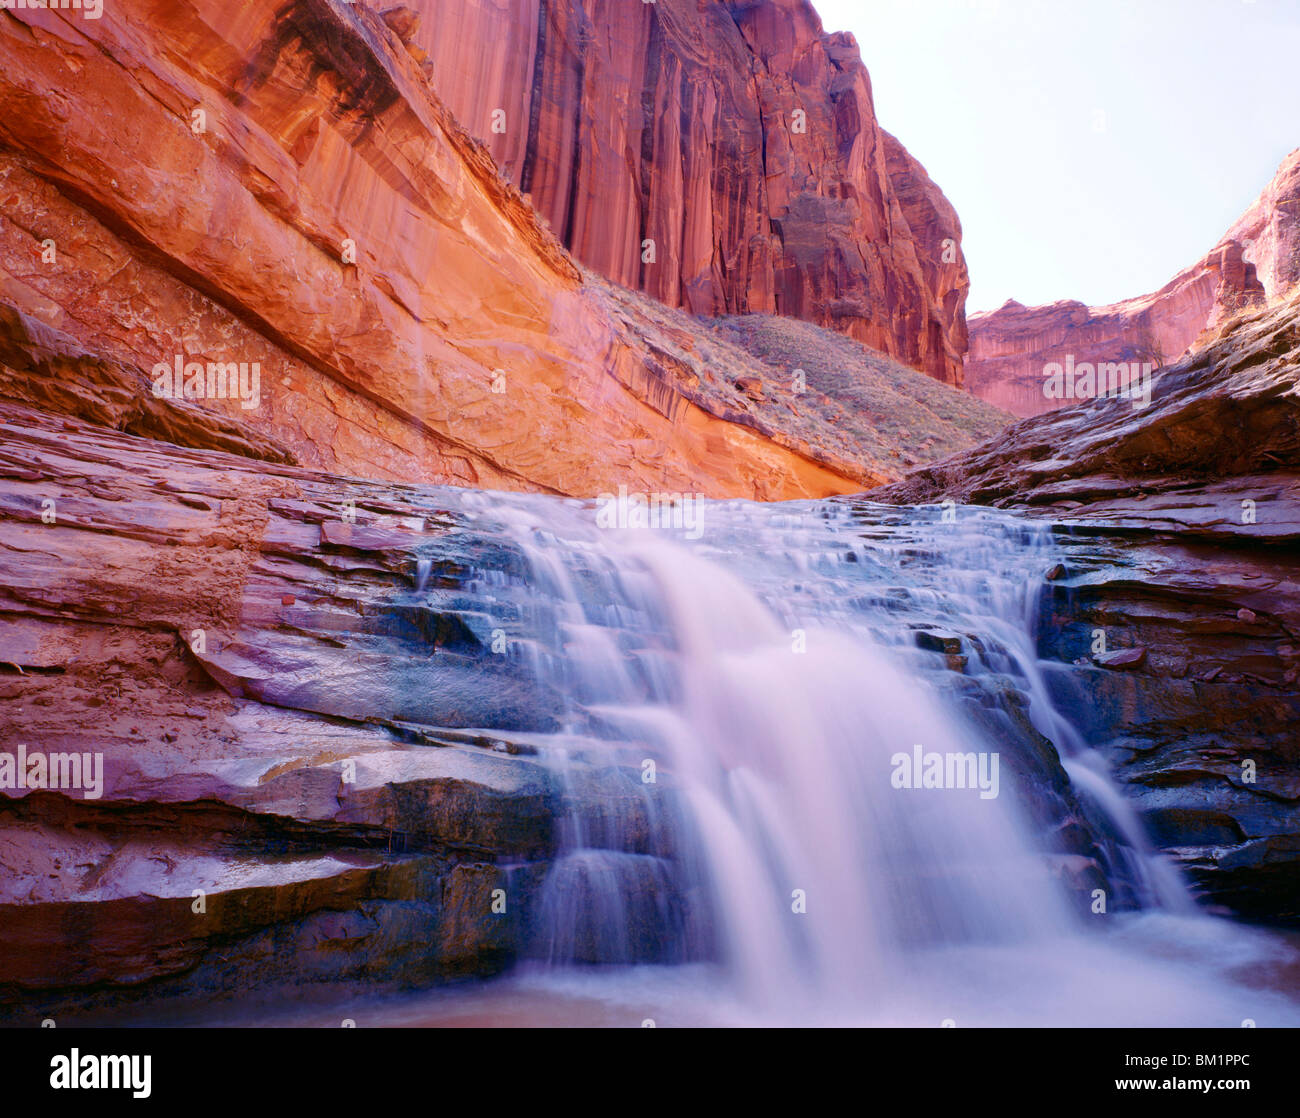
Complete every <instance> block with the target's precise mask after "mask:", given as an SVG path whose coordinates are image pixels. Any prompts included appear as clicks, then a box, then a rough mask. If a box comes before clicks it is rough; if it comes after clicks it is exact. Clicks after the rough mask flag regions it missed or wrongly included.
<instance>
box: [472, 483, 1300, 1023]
mask: <svg viewBox="0 0 1300 1118" xmlns="http://www.w3.org/2000/svg"><path fill="white" fill-rule="evenodd" d="M467 509H469V510H472V511H471V515H472V516H473V518H474V520H475V522H476V528H481V529H482V530H483V531H485V532H490V533H500V534H504V535H505V536H506V537H507V538H509V539H510V540H511V541H513V545H514V546H516V547H517V548H518V549H519V550H520V551H521V552H522V554H523V555H524V557H525V559H526V565H527V569H528V574H527V579H526V581H527V582H528V584H529V601H530V606H529V608H527V609H525V610H524V611H523V612H522V615H521V617H520V619H519V624H518V625H517V626H516V628H517V630H518V631H517V632H516V633H515V634H514V639H515V642H516V649H517V658H518V664H519V667H520V670H523V671H527V672H529V673H531V674H532V675H533V676H535V677H536V678H537V679H538V680H540V681H541V682H543V683H544V684H545V685H547V686H548V687H550V688H553V689H554V690H555V691H556V692H558V693H559V694H561V695H562V696H563V697H564V700H565V710H564V716H563V725H562V727H561V729H560V731H559V732H558V733H554V734H550V735H545V736H542V735H537V736H535V738H534V741H535V743H536V745H537V747H538V749H539V752H540V754H541V756H542V757H543V758H544V759H545V760H546V762H547V763H548V764H549V765H550V766H552V768H553V770H554V771H555V773H556V776H557V780H558V782H559V785H560V786H561V787H562V788H563V790H564V795H563V800H564V805H565V806H564V809H563V812H562V820H561V825H560V828H559V833H560V839H559V853H558V855H557V857H556V859H555V860H554V862H553V863H552V865H551V867H550V870H549V872H548V874H547V876H546V879H545V881H544V882H543V883H542V885H541V886H540V890H539V894H538V898H537V901H536V904H535V906H534V907H535V916H534V918H533V920H532V928H531V936H530V939H529V947H528V950H527V956H528V961H527V962H526V963H525V965H524V966H523V967H522V968H521V971H520V973H519V974H518V975H516V977H515V978H514V979H511V980H509V981H510V982H513V983H514V984H515V986H514V987H513V989H514V991H515V994H514V996H519V991H520V990H521V989H524V988H529V989H532V990H533V991H534V993H535V992H536V991H537V990H539V989H540V990H547V991H549V992H550V994H551V995H554V996H563V994H564V991H568V992H569V993H570V994H573V993H574V992H575V991H579V992H581V996H582V997H585V998H590V997H598V998H614V999H615V1000H617V998H618V997H619V996H622V997H625V998H627V999H629V1000H631V1001H633V1002H636V1003H637V1004H640V1003H641V1001H644V1000H645V998H646V997H647V995H645V991H644V990H643V988H642V986H641V985H637V983H642V984H644V983H645V982H646V981H650V982H651V986H652V987H653V986H654V984H655V982H661V985H662V983H667V984H668V985H671V983H672V982H673V981H674V980H675V979H674V977H670V975H671V976H675V978H681V977H683V976H691V977H689V978H688V979H687V986H688V990H689V992H688V993H687V994H686V995H685V996H686V1001H687V1002H688V1003H689V1002H691V1001H692V999H694V1002H693V1004H694V1006H695V1008H694V1010H690V1009H687V1010H684V1011H683V1012H685V1013H687V1014H688V1015H689V1014H691V1013H694V1014H695V1015H696V1016H697V1017H699V1016H709V1015H710V1014H713V1015H716V1014H718V1013H719V1012H721V1013H722V1014H723V1015H724V1016H725V1017H727V1019H730V1020H741V1021H755V1022H762V1021H778V1020H779V1021H785V1022H793V1021H816V1022H819V1023H846V1022H862V1023H900V1024H938V1023H939V1022H940V1021H941V1020H945V1019H951V1020H954V1021H956V1022H957V1023H959V1024H979V1023H999V1024H1047V1023H1059V1024H1071V1023H1073V1024H1103V1023H1108V1024H1142V1023H1157V1022H1159V1023H1170V1024H1194V1023H1203V1024H1213V1023H1218V1024H1226V1025H1235V1024H1239V1023H1240V1021H1241V1020H1242V1019H1244V1018H1247V1017H1249V1018H1259V1017H1263V1016H1268V1015H1269V1014H1272V1015H1274V1016H1275V1017H1277V1018H1285V1019H1287V1020H1290V1021H1295V1020H1296V1019H1297V1012H1296V1008H1295V1006H1294V1004H1293V1003H1291V1002H1289V1001H1287V1000H1286V999H1284V998H1281V997H1279V996H1276V995H1273V994H1268V993H1265V992H1262V991H1260V990H1256V989H1252V988H1250V987H1249V986H1245V985H1241V984H1238V983H1236V982H1235V981H1234V980H1233V979H1232V977H1231V975H1229V976H1227V977H1223V978H1222V979H1221V980H1220V979H1216V980H1215V982H1213V983H1209V982H1206V981H1205V975H1203V974H1202V975H1200V976H1195V971H1194V969H1193V968H1194V967H1196V966H1201V967H1211V968H1213V969H1215V970H1216V971H1224V970H1231V969H1232V968H1233V967H1235V966H1238V965H1240V964H1243V963H1246V962H1250V963H1252V964H1254V963H1259V960H1260V959H1261V958H1262V957H1264V956H1267V955H1269V953H1270V952H1271V951H1273V950H1274V949H1275V945H1274V943H1273V941H1272V940H1269V939H1267V937H1264V936H1263V935H1262V933H1258V934H1257V933H1254V932H1252V931H1249V930H1245V929H1241V928H1239V927H1237V926H1234V925H1230V924H1227V923H1225V922H1222V921H1216V920H1211V919H1209V918H1207V917H1201V916H1195V915H1193V912H1194V905H1193V903H1192V901H1191V899H1190V897H1189V895H1188V893H1187V891H1186V889H1185V888H1184V886H1183V885H1182V883H1181V882H1180V880H1179V878H1178V875H1177V873H1176V872H1175V871H1174V870H1173V869H1172V867H1171V866H1169V865H1168V864H1167V863H1165V862H1164V861H1163V859H1161V858H1159V857H1156V856H1155V855H1154V854H1153V853H1152V852H1151V850H1150V848H1149V846H1148V845H1147V843H1146V840H1145V838H1144V837H1143V835H1142V829H1141V826H1140V823H1139V821H1138V819H1137V818H1136V815H1135V814H1134V813H1133V812H1132V810H1131V808H1130V807H1129V806H1128V804H1127V803H1126V802H1125V801H1124V799H1123V797H1122V796H1121V795H1120V793H1119V792H1118V791H1117V790H1116V788H1115V787H1114V786H1113V784H1112V783H1111V781H1110V779H1109V777H1108V776H1107V774H1106V772H1105V767H1104V764H1103V763H1102V761H1101V759H1100V758H1099V757H1098V756H1097V755H1096V754H1094V753H1093V752H1091V751H1090V750H1088V749H1087V748H1086V747H1085V745H1084V743H1083V741H1082V740H1081V738H1080V736H1079V735H1078V734H1077V733H1076V732H1075V731H1074V729H1073V728H1072V726H1071V725H1070V722H1069V719H1068V717H1067V715H1066V714H1065V713H1063V712H1061V711H1058V710H1057V709H1056V708H1055V707H1054V706H1053V705H1052V702H1051V700H1050V698H1049V694H1048V689H1047V687H1046V685H1045V683H1044V679H1043V677H1042V674H1041V672H1040V669H1039V666H1038V663H1037V659H1036V656H1035V653H1034V640H1033V637H1032V632H1033V622H1034V619H1035V611H1036V602H1037V595H1038V589H1039V588H1040V587H1041V586H1042V584H1043V573H1044V572H1045V571H1046V570H1047V569H1048V568H1049V567H1050V566H1051V565H1052V563H1053V552H1052V543H1051V539H1050V534H1049V533H1048V532H1047V531H1046V530H1045V529H1042V528H1040V527H1036V526H1032V525H1030V524H1027V523H1025V522H1023V521H1020V520H1018V519H1016V518H1014V517H1012V516H1009V515H1006V514H1002V513H995V512H991V511H985V510H966V509H963V510H957V514H956V515H955V516H954V515H950V514H944V513H943V512H941V510H939V509H919V510H896V509H885V508H882V507H876V506H869V505H865V504H863V503H861V502H852V501H830V502H817V503H812V502H809V503H796V504H790V505H781V506H772V505H754V504H750V503H746V502H717V503H710V504H708V505H707V506H706V507H705V508H704V509H702V510H701V511H702V512H704V513H705V514H706V520H705V522H704V531H703V532H702V533H699V535H700V538H699V539H698V540H691V539H689V538H686V536H689V535H690V534H691V533H686V534H684V533H682V532H673V531H671V530H668V531H663V530H661V531H657V532H653V531H649V530H644V529H641V530H638V529H627V530H620V531H614V530H607V529H602V528H599V527H597V525H596V518H595V517H594V515H593V510H592V507H591V505H590V504H583V503H581V502H575V501H556V500H550V499H545V498H535V497H522V496H520V497H511V496H505V495H502V494H491V495H481V496H480V497H477V498H474V497H472V498H471V499H470V500H469V501H468V502H467ZM478 589H479V591H480V592H481V593H483V594H485V595H487V596H488V597H490V596H491V593H492V589H493V588H492V587H491V586H488V585H483V586H481V587H479V588H478ZM1044 739H1046V740H1047V741H1050V742H1052V743H1054V744H1055V746H1056V748H1057V750H1059V752H1060V755H1061V757H1062V759H1063V765H1064V772H1062V770H1061V768H1060V767H1058V766H1057V763H1056V754H1055V753H1054V752H1052V751H1051V748H1050V746H1048V747H1047V749H1046V751H1044V745H1045V740H1044ZM931 758H938V765H939V768H938V770H937V771H936V776H937V780H936V783H938V784H941V785H946V786H943V787H927V786H925V784H926V783H927V781H926V780H925V779H923V773H922V772H921V771H917V772H916V773H915V774H912V773H911V771H910V770H911V769H912V768H913V763H914V761H915V760H918V759H919V760H921V761H922V762H923V764H922V767H923V768H931V767H932V762H931V760H930V759H931ZM954 758H955V759H956V760H955V761H954V760H953V759H954ZM1066 773H1068V775H1069V779H1068V780H1067V779H1066V776H1065V774H1066ZM954 777H955V778H956V779H955V780H954ZM954 783H955V784H957V785H958V786H956V787H954V786H952V785H953V784H954ZM900 785H903V786H901V787H900ZM908 785H911V786H908ZM1066 831H1069V832H1070V833H1071V834H1074V835H1075V838H1074V839H1073V843H1074V845H1073V847H1072V846H1071V845H1070V844H1069V843H1067V842H1065V841H1064V840H1063V839H1062V837H1061V835H1062V834H1063V833H1064V832H1066ZM1080 832H1082V833H1083V834H1084V835H1085V836H1086V837H1085V838H1083V839H1079V838H1078V834H1079V833H1080ZM1099 897H1100V898H1101V899H1102V902H1103V904H1104V905H1105V914H1104V915H1103V914H1101V913H1100V912H1099V911H1098V909H1097V905H1098V898H1099ZM1121 909H1128V910H1131V911H1130V914H1129V915H1127V916H1126V915H1122V914H1120V912H1119V910H1121ZM1174 929H1176V930H1174ZM1166 956H1173V957H1174V958H1172V959H1171V958H1167V957H1166ZM590 964H600V966H599V967H591V966H590ZM647 964H658V966H655V967H651V968H649V969H647V967H646V965H647ZM584 965H586V966H584ZM1261 965H1262V964H1261ZM648 974H653V975H655V976H656V977H655V978H654V979H647V977H646V976H647V975H648ZM618 976H621V977H618ZM632 976H635V981H633V977H632ZM620 981H621V982H623V983H624V986H623V987H621V988H622V989H623V990H624V993H623V994H622V995H618V994H616V992H615V991H616V990H617V989H619V988H620V987H619V982H620ZM628 982H632V986H631V987H629V986H627V985H626V983H628ZM529 984H531V986H530V985H529ZM566 984H567V985H566ZM664 988H666V987H664ZM633 989H634V990H635V991H636V992H635V993H628V990H633ZM704 990H708V991H710V993H709V994H708V995H707V996H706V995H704V994H703V993H702V991H704ZM557 992H558V993H557ZM574 996H577V995H576V994H575V995H574ZM662 996H663V989H662V988H661V989H660V992H659V994H654V993H651V994H649V995H648V998H649V1001H650V1002H651V1003H652V1002H653V1001H654V1000H655V999H656V997H660V998H661V997H662ZM724 1004H725V1006H726V1007H727V1008H726V1009H725V1010H723V1009H720V1006H722V1005H724ZM679 1008H680V1007H679Z"/></svg>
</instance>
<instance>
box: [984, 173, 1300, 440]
mask: <svg viewBox="0 0 1300 1118" xmlns="http://www.w3.org/2000/svg"><path fill="white" fill-rule="evenodd" d="M1297 279H1300V149H1297V150H1296V151H1294V152H1292V153H1291V154H1290V155H1289V156H1288V157H1287V158H1286V159H1285V160H1284V161H1283V163H1282V166H1281V167H1280V168H1279V169H1278V172H1277V174H1276V175H1275V176H1274V178H1273V181H1272V182H1271V183H1269V185H1268V186H1267V187H1266V188H1265V190H1264V192H1263V193H1262V194H1261V195H1260V196H1259V198H1258V199H1257V200H1256V201H1255V202H1254V204H1253V205H1252V206H1251V207H1250V208H1249V209H1248V210H1247V211H1246V213H1245V214H1244V215H1243V216H1242V217H1241V219H1240V220H1239V221H1238V222H1237V223H1236V224H1235V225H1233V227H1232V228H1231V229H1229V230H1228V232H1227V233H1226V234H1225V235H1224V237H1223V239H1222V240H1221V241H1220V242H1219V243H1218V244H1217V245H1216V246H1215V247H1214V248H1213V249H1211V250H1210V252H1209V253H1208V254H1207V255H1206V256H1205V257H1204V258H1203V259H1201V260H1199V261H1198V262H1197V263H1196V264H1194V265H1192V267H1190V268H1187V269H1186V270H1184V271H1182V272H1180V273H1179V274H1178V275H1177V276H1175V277H1174V278H1173V279H1172V280H1170V281H1169V283H1167V284H1165V286H1164V287H1162V288H1161V289H1160V290H1159V291H1156V292H1153V293H1152V294H1150V295H1143V296H1141V297H1139V298H1136V299H1129V300H1126V301H1125V302H1122V303H1116V304H1113V305H1111V306H1106V307H1088V306H1085V305H1084V304H1083V303H1079V302H1073V301H1065V302H1060V303H1053V304H1052V305H1051V306H1044V307H1024V306H1022V305H1021V304H1019V303H1017V302H1015V301H1014V300H1012V301H1009V302H1008V303H1006V304H1005V305H1004V306H1002V307H1000V308H999V309H998V310H996V311H992V312H990V313H986V314H976V315H972V316H971V319H970V351H969V353H968V354H967V357H966V369H965V378H966V387H967V388H968V389H969V390H970V391H971V392H973V393H975V395H976V396H979V397H980V398H981V399H984V400H987V401H989V402H990V403H992V404H996V405H997V406H998V407H1000V408H1003V409H1005V410H1006V411H1009V412H1012V413H1014V414H1015V415H1019V416H1030V415H1041V414H1042V413H1043V412H1047V411H1051V410H1052V409H1053V408H1056V407H1061V406H1063V405H1064V404H1068V403H1070V402H1071V401H1070V400H1068V399H1050V398H1048V396H1047V395H1046V394H1045V393H1044V390H1043V385H1044V373H1043V370H1044V367H1045V366H1047V365H1049V364H1052V363H1061V362H1064V361H1065V359H1066V357H1067V355H1069V356H1072V357H1073V358H1074V360H1075V361H1076V362H1088V363H1092V364H1096V363H1098V362H1126V363H1127V362H1133V361H1136V362H1139V363H1143V362H1150V363H1151V364H1152V365H1153V366H1154V367H1156V368H1159V367H1160V366H1161V365H1164V364H1167V363H1169V362H1171V361H1174V360H1176V359H1177V358H1179V357H1180V356H1182V354H1183V353H1184V352H1186V350H1187V349H1188V348H1189V347H1190V346H1192V345H1193V344H1194V343H1195V342H1197V340H1198V339H1200V338H1202V337H1203V335H1204V334H1205V333H1206V331H1208V330H1213V329H1215V328H1216V327H1218V326H1219V325H1221V324H1222V323H1223V322H1224V320H1225V319H1227V318H1228V317H1230V316H1232V315H1233V314H1235V313H1237V312H1238V311H1240V310H1241V309H1243V308H1244V307H1249V306H1252V305H1254V304H1257V303H1261V302H1276V301H1278V300H1280V299H1283V298H1284V297H1285V296H1286V295H1287V293H1288V292H1289V291H1290V290H1291V289H1292V288H1293V287H1294V285H1295V283H1296V281H1297Z"/></svg>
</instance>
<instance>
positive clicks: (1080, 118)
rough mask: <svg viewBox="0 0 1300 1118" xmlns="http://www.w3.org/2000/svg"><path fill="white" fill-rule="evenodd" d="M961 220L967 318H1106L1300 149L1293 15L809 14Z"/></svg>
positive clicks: (1184, 7) (1078, 2)
mask: <svg viewBox="0 0 1300 1118" xmlns="http://www.w3.org/2000/svg"><path fill="white" fill-rule="evenodd" d="M813 3H814V5H815V6H816V8H817V10H818V12H819V13H820V14H821V17H822V23H823V25H824V27H825V28H826V30H827V31H840V30H847V31H852V32H853V33H854V35H856V36H857V40H858V43H859V45H860V46H861V48H862V56H863V60H864V61H865V62H866V65H867V69H868V71H869V72H870V74H871V81H872V87H873V90H874V93H875V100H876V112H877V115H878V117H879V118H880V122H881V124H882V125H883V126H884V127H885V128H887V129H888V130H889V131H891V132H893V133H894V134H895V135H896V136H897V137H898V138H899V139H900V140H901V141H902V142H903V144H904V145H905V146H906V147H907V149H908V150H909V151H910V152H911V153H912V154H913V155H914V156H915V157H916V158H917V159H919V160H920V161H921V162H922V163H923V164H924V165H925V167H926V170H927V171H929V173H930V176H931V178H933V179H934V180H935V182H937V183H938V184H939V186H940V187H941V188H942V189H943V191H944V193H945V194H946V195H947V196H948V198H949V199H950V200H951V202H952V203H953V205H954V206H956V208H957V213H958V215H959V216H960V217H961V220H962V226H963V230H964V237H963V246H964V249H965V253H966V260H967V263H968V265H969V267H970V273H971V292H970V300H969V301H968V303H967V310H968V311H977V310H991V309H993V308H995V307H998V306H1000V305H1001V304H1002V303H1003V302H1005V301H1006V300H1007V299H1008V298H1015V299H1017V300H1019V301H1020V302H1022V303H1025V304H1027V305H1031V304H1037V303H1051V302H1055V301H1056V300H1058V299H1079V300H1082V301H1083V302H1085V303H1090V304H1099V303H1112V302H1116V301H1118V300H1121V299H1126V298H1129V297H1131V296H1135V295H1142V294H1145V293H1146V292H1148V291H1154V290H1156V289H1158V288H1160V287H1162V286H1163V285H1164V284H1165V283H1166V282H1167V281H1168V280H1169V279H1171V278H1172V277H1173V276H1174V274H1175V273H1176V272H1178V271H1179V270H1180V269H1182V268H1184V267H1186V266H1187V265H1189V264H1192V263H1194V262H1195V261H1196V260H1198V259H1200V257H1201V256H1203V255H1204V254H1205V253H1206V252H1208V251H1209V249H1210V248H1211V247H1213V245H1214V243H1215V242H1216V241H1217V240H1218V239H1219V238H1220V237H1221V236H1222V235H1223V234H1224V233H1225V232H1226V231H1227V229H1228V227H1229V226H1230V225H1231V224H1232V223H1233V222H1234V221H1235V220H1236V219H1237V217H1238V216H1239V215H1240V213H1241V212H1242V211H1243V210H1244V209H1245V208H1246V207H1247V206H1248V205H1249V204H1250V203H1251V202H1252V201H1254V199H1255V197H1256V196H1257V195H1258V194H1259V192H1260V191H1261V190H1262V189H1263V188H1264V186H1265V184H1266V183H1267V182H1268V180H1269V179H1271V178H1272V177H1273V173H1274V171H1276V169H1277V166H1278V164H1279V163H1281V161H1282V159H1283V157H1284V156H1286V154H1287V153H1288V152H1290V151H1292V150H1293V149H1295V148H1296V147H1300V0H813Z"/></svg>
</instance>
